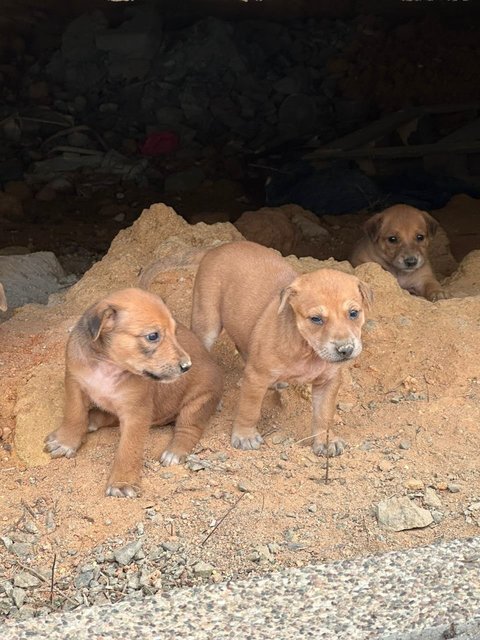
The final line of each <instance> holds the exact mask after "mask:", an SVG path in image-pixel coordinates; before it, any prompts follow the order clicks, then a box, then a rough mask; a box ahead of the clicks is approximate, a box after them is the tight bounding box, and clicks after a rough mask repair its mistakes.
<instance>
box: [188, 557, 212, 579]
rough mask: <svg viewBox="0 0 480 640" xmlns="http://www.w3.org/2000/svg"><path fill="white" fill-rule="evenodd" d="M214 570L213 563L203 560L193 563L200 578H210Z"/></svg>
mask: <svg viewBox="0 0 480 640" xmlns="http://www.w3.org/2000/svg"><path fill="white" fill-rule="evenodd" d="M214 570H215V568H214V567H212V565H211V564H208V563H207V562H203V561H202V560H200V561H199V562H197V563H196V564H194V565H193V573H194V575H195V576H197V577H198V578H208V577H210V576H211V575H212V573H213V571H214Z"/></svg>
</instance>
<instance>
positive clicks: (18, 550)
mask: <svg viewBox="0 0 480 640" xmlns="http://www.w3.org/2000/svg"><path fill="white" fill-rule="evenodd" d="M10 551H11V552H12V553H14V554H15V555H16V556H19V557H21V558H24V557H25V556H28V555H30V554H31V553H32V552H33V547H32V545H31V544H28V543H27V542H14V543H13V544H12V546H11V547H10Z"/></svg>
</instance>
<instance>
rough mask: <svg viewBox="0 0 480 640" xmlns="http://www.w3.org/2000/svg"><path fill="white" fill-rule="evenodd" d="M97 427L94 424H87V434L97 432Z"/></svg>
mask: <svg viewBox="0 0 480 640" xmlns="http://www.w3.org/2000/svg"><path fill="white" fill-rule="evenodd" d="M98 429H99V426H98V425H97V424H95V422H89V423H88V433H93V432H94V431H98Z"/></svg>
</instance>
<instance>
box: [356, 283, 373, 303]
mask: <svg viewBox="0 0 480 640" xmlns="http://www.w3.org/2000/svg"><path fill="white" fill-rule="evenodd" d="M358 288H359V290H360V295H361V296H362V300H363V303H364V305H365V308H366V309H371V307H372V304H373V289H372V287H371V286H370V285H369V284H367V283H366V282H362V280H359V282H358Z"/></svg>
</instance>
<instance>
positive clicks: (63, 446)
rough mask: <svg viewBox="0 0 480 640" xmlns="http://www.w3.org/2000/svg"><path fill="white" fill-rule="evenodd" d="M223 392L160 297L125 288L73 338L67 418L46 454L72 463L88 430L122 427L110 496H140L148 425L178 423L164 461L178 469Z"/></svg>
mask: <svg viewBox="0 0 480 640" xmlns="http://www.w3.org/2000/svg"><path fill="white" fill-rule="evenodd" d="M222 389H223V377H222V373H221V371H220V369H219V367H218V366H217V365H216V364H215V363H214V362H213V360H212V359H211V357H210V356H209V354H208V353H207V352H206V351H205V349H204V348H203V346H202V345H201V344H200V342H199V340H198V339H197V338H196V336H194V335H193V333H192V332H191V331H189V330H188V329H187V328H186V327H184V326H183V325H181V324H176V322H175V320H174V319H173V317H172V315H171V314H170V312H169V310H168V309H167V307H166V306H165V304H164V303H163V301H162V300H161V298H159V297H158V296H155V295H153V294H152V293H148V292H146V291H142V290H141V289H122V290H120V291H117V292H115V293H112V294H111V295H109V296H108V297H106V298H104V299H103V300H100V302H97V303H96V304H94V305H93V306H92V307H90V308H89V309H87V311H86V312H85V313H84V314H83V316H82V317H81V318H80V320H79V321H78V322H77V324H76V325H75V327H74V329H73V331H72V333H71V335H70V338H69V340H68V344H67V351H66V372H65V392H66V400H65V413H64V418H63V422H62V425H61V426H60V428H59V429H58V430H57V431H54V432H53V433H51V434H50V435H49V436H47V438H46V446H45V449H46V451H48V452H49V453H50V454H51V455H52V457H54V458H58V457H61V456H65V457H66V458H71V457H72V456H74V455H75V453H76V452H77V450H78V449H79V447H80V446H81V444H82V442H83V441H84V440H85V437H86V435H87V432H88V431H96V430H97V429H98V428H99V427H102V426H110V425H113V424H118V423H120V443H119V445H118V449H117V452H116V455H115V461H114V464H113V469H112V471H111V474H110V478H109V480H108V486H107V490H106V494H107V495H109V496H118V497H120V496H126V497H136V496H137V494H138V491H139V488H138V487H139V480H140V471H141V466H142V459H143V450H144V445H145V440H146V437H147V433H148V430H149V427H150V426H151V425H152V424H156V425H165V424H168V423H170V422H172V421H173V420H175V418H176V423H175V430H174V435H173V439H172V441H171V442H170V444H169V446H168V448H167V449H166V450H165V451H164V452H163V454H162V456H161V459H160V460H161V462H162V464H164V465H171V464H177V463H178V462H180V460H182V458H184V457H185V456H186V455H187V454H188V453H189V452H190V451H191V450H192V448H193V447H194V446H195V445H196V444H197V442H198V441H199V439H200V436H201V435H202V432H203V429H204V428H205V425H206V424H207V421H208V420H209V418H210V416H211V415H212V414H213V413H214V412H215V409H216V407H217V405H218V403H219V402H220V399H221V395H222Z"/></svg>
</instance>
